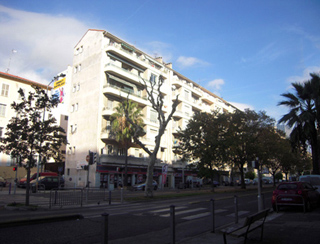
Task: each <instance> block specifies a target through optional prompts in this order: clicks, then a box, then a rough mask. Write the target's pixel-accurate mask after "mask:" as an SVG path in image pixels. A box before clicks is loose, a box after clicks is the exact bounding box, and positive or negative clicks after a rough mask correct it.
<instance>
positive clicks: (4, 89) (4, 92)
mask: <svg viewBox="0 0 320 244" xmlns="http://www.w3.org/2000/svg"><path fill="white" fill-rule="evenodd" d="M8 95H9V85H8V84H2V90H1V96H3V97H7V96H8Z"/></svg>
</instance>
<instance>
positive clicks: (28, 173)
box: [26, 163, 30, 206]
mask: <svg viewBox="0 0 320 244" xmlns="http://www.w3.org/2000/svg"><path fill="white" fill-rule="evenodd" d="M29 164H30V163H29ZM28 166H29V165H27V184H26V206H29V197H30V194H29V193H30V167H28Z"/></svg>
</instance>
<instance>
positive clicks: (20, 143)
mask: <svg viewBox="0 0 320 244" xmlns="http://www.w3.org/2000/svg"><path fill="white" fill-rule="evenodd" d="M33 88H34V92H29V94H28V95H26V94H24V92H23V90H22V89H20V90H19V91H18V92H19V95H20V97H21V102H13V103H12V104H11V107H12V109H14V110H15V112H16V116H15V117H13V118H12V119H11V120H10V122H9V124H8V125H7V129H6V133H5V137H4V139H3V140H2V141H1V151H2V152H5V153H7V154H10V155H11V156H12V157H16V158H17V157H19V158H20V157H21V163H20V165H19V166H23V167H25V168H26V170H27V187H26V205H27V206H28V205H29V187H30V170H31V168H33V167H34V166H35V165H36V160H35V157H36V156H37V155H41V156H42V158H48V159H49V158H52V159H54V160H55V162H62V161H63V160H64V158H63V155H62V154H61V152H60V147H61V146H62V144H66V136H65V131H64V130H63V129H62V128H61V127H59V126H58V125H56V119H55V118H54V117H52V116H51V115H50V111H51V110H52V108H54V107H56V106H57V105H58V102H59V101H58V99H56V98H52V99H50V98H49V97H48V95H47V93H46V91H45V90H43V89H41V88H39V87H36V86H34V87H33ZM44 111H46V112H47V113H49V116H47V117H48V118H44Z"/></svg>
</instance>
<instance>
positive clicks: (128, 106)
mask: <svg viewBox="0 0 320 244" xmlns="http://www.w3.org/2000/svg"><path fill="white" fill-rule="evenodd" d="M115 109H116V112H115V113H113V114H112V115H111V120H112V124H111V129H112V132H113V133H114V135H115V137H116V141H118V142H119V143H120V147H122V148H124V149H125V179H124V185H125V186H127V183H128V149H129V147H130V146H131V145H132V144H131V142H132V136H133V135H134V133H135V128H134V127H133V126H132V125H131V124H130V123H129V121H127V119H126V112H127V113H128V115H129V118H130V119H131V120H132V121H134V123H136V124H137V125H139V126H141V127H143V119H142V113H141V108H139V107H138V104H137V103H134V102H132V101H130V100H125V101H124V102H122V103H119V104H118V106H117V107H116V108H115Z"/></svg>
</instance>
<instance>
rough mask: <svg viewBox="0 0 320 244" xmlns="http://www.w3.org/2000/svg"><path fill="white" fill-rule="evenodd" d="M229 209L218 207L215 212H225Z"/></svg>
mask: <svg viewBox="0 0 320 244" xmlns="http://www.w3.org/2000/svg"><path fill="white" fill-rule="evenodd" d="M226 211H227V210H226V209H217V210H214V213H215V214H216V213H223V212H226Z"/></svg>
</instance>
